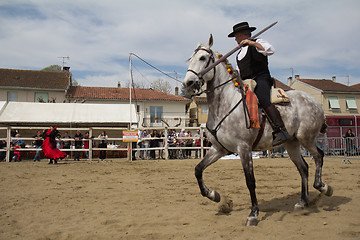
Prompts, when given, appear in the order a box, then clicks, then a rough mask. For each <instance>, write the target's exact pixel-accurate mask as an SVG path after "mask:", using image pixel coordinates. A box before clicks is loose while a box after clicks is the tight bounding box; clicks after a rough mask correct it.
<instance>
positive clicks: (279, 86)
mask: <svg viewBox="0 0 360 240" xmlns="http://www.w3.org/2000/svg"><path fill="white" fill-rule="evenodd" d="M273 79H274V80H275V82H276V87H277V88H282V89H284V91H289V90H294V89H292V88H291V87H289V86H288V85H286V84H284V83H282V82H280V81H279V80H277V79H276V78H273Z"/></svg>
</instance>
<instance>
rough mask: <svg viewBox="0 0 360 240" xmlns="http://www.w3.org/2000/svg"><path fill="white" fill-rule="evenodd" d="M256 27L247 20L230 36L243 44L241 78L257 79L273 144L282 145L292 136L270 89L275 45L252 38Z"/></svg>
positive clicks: (240, 67)
mask: <svg viewBox="0 0 360 240" xmlns="http://www.w3.org/2000/svg"><path fill="white" fill-rule="evenodd" d="M255 29H256V28H255V27H249V24H248V23H247V22H241V23H238V24H236V25H234V26H233V32H231V33H230V34H229V35H228V37H230V38H231V37H235V41H236V42H237V43H238V44H243V47H241V48H240V51H239V53H238V54H237V56H236V62H237V66H238V69H239V71H240V77H241V79H243V80H245V79H254V80H255V81H256V84H257V85H256V88H255V90H254V93H255V95H256V96H257V98H258V100H259V104H260V106H261V107H262V108H263V109H264V110H265V112H266V115H267V116H268V118H269V119H270V122H271V126H272V128H273V130H274V131H273V146H276V145H280V144H282V143H284V142H285V141H286V140H288V139H290V138H291V136H290V135H289V134H288V132H287V130H286V128H285V126H284V122H283V121H282V118H281V116H280V113H279V111H278V110H277V109H276V108H275V106H274V104H272V103H271V101H270V91H271V86H272V85H273V80H272V78H271V76H270V71H269V68H268V57H267V56H270V55H272V54H274V52H275V49H274V48H273V46H272V45H271V44H270V43H268V42H267V41H265V40H263V39H254V40H250V39H249V38H250V37H251V32H252V31H254V30H255Z"/></svg>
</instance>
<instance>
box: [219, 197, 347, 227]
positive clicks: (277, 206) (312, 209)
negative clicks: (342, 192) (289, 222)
mask: <svg viewBox="0 0 360 240" xmlns="http://www.w3.org/2000/svg"><path fill="white" fill-rule="evenodd" d="M299 199H300V195H299V194H298V193H296V194H291V195H287V196H284V197H280V198H274V199H271V200H268V201H261V200H260V201H259V208H260V212H262V213H265V214H264V215H263V216H262V214H261V215H260V216H261V218H260V219H259V220H260V221H261V220H265V219H267V218H268V217H271V216H272V215H273V214H275V213H283V214H282V215H281V217H280V219H279V221H282V219H283V218H284V217H285V216H286V215H288V214H291V213H293V212H294V206H295V204H296V203H297V202H298V201H299ZM309 199H310V201H309V206H307V207H306V208H305V209H303V210H297V211H295V212H297V213H299V214H302V215H311V214H314V213H319V212H321V211H338V210H339V207H340V206H341V205H343V204H346V203H348V202H350V201H351V200H352V199H351V198H348V197H344V196H331V197H328V196H325V195H324V194H319V193H317V192H312V193H311V192H310V194H309ZM242 210H246V209H244V208H240V209H234V210H233V211H242ZM230 214H231V213H228V214H221V213H217V215H230Z"/></svg>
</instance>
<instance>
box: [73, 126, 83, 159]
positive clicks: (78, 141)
mask: <svg viewBox="0 0 360 240" xmlns="http://www.w3.org/2000/svg"><path fill="white" fill-rule="evenodd" d="M74 139H75V149H82V144H83V141H82V139H83V135H82V134H81V132H80V131H79V130H77V131H76V134H75V135H74ZM74 160H75V161H80V151H76V152H75V157H74Z"/></svg>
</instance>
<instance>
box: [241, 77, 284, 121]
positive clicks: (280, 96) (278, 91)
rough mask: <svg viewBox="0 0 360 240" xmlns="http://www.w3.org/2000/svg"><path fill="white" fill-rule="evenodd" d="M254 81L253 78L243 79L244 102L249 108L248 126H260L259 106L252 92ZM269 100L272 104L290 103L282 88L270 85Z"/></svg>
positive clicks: (254, 85)
mask: <svg viewBox="0 0 360 240" xmlns="http://www.w3.org/2000/svg"><path fill="white" fill-rule="evenodd" d="M255 87H256V82H255V80H253V79H246V80H243V90H244V93H245V95H246V104H247V107H248V110H249V117H250V128H261V126H260V124H259V114H261V112H262V111H261V112H260V113H259V107H258V99H257V97H256V95H255V94H254V89H255ZM270 100H271V103H273V104H279V105H287V104H289V103H290V99H289V97H288V96H287V95H286V93H285V91H284V90H283V89H282V88H277V87H274V86H272V87H271V92H270Z"/></svg>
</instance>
